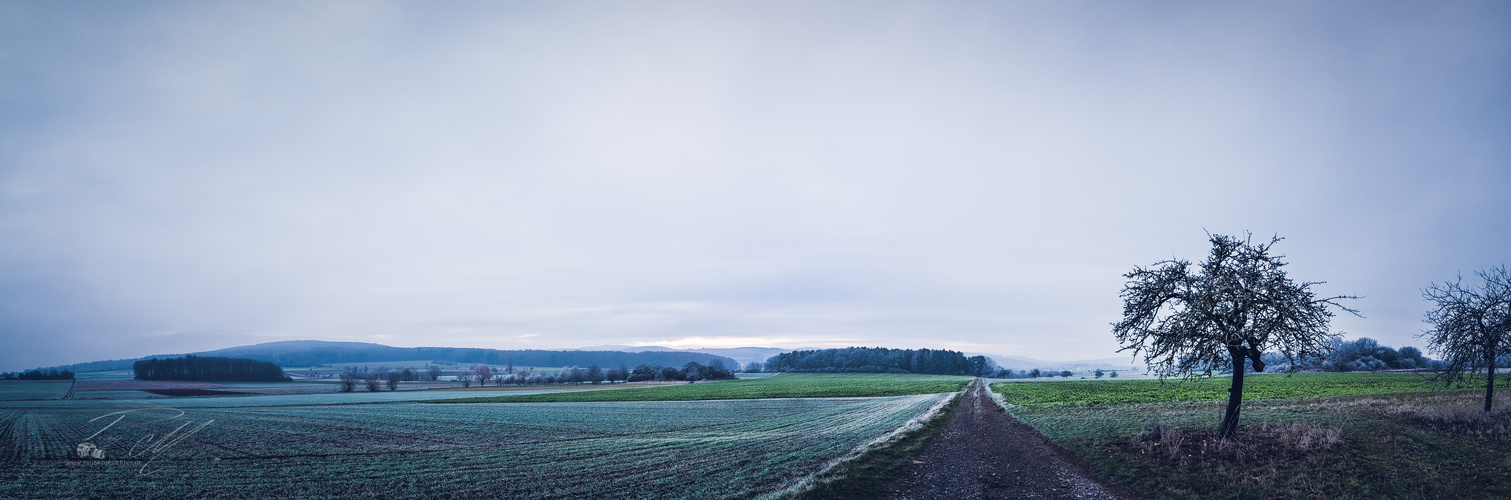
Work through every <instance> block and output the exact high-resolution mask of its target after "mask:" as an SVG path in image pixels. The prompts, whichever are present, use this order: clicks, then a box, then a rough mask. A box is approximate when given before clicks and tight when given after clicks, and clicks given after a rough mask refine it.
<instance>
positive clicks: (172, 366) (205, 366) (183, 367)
mask: <svg viewBox="0 0 1511 500" xmlns="http://www.w3.org/2000/svg"><path fill="white" fill-rule="evenodd" d="M131 370H132V371H133V372H135V374H136V379H137V380H216V381H232V382H288V381H290V380H291V379H290V378H289V377H286V376H284V375H283V368H279V367H278V365H275V364H273V363H269V362H267V361H257V360H254V359H243V358H220V357H201V356H194V355H192V354H191V355H188V356H184V357H182V358H168V359H144V360H141V361H137V362H136V363H133V364H132V365H131Z"/></svg>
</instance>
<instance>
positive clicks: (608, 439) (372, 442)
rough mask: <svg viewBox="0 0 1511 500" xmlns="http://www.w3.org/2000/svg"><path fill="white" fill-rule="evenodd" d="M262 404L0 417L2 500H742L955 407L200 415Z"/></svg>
mask: <svg viewBox="0 0 1511 500" xmlns="http://www.w3.org/2000/svg"><path fill="white" fill-rule="evenodd" d="M374 394H384V393H374ZM259 397H261V396H252V397H235V398H194V399H178V400H172V402H174V403H191V402H203V403H199V404H200V405H202V406H190V405H188V404H183V405H179V406H177V407H175V408H176V409H170V408H169V407H167V406H165V405H164V404H163V403H164V402H165V401H164V400H152V401H57V402H30V404H29V405H24V404H19V403H12V404H8V405H4V406H0V497H4V498H11V497H21V498H26V497H133V498H147V497H163V498H169V497H171V498H182V497H230V496H235V497H320V496H341V497H355V496H383V497H436V496H453V497H490V498H542V497H561V498H728V497H752V496H760V495H762V494H768V493H773V492H777V491H780V490H782V489H783V488H786V487H788V486H790V485H792V484H793V483H795V482H797V481H799V480H801V479H802V478H804V477H806V476H807V475H809V474H812V473H814V472H816V471H818V470H819V469H820V468H821V467H823V465H824V464H825V463H827V462H829V461H830V460H833V459H835V458H837V457H840V456H842V455H844V454H845V453H847V452H848V451H850V450H852V449H854V448H855V447H857V446H859V445H861V444H863V443H866V442H868V441H871V440H873V439H876V438H877V437H879V436H882V435H884V434H887V433H888V432H890V431H892V430H893V429H896V428H897V427H899V426H901V425H903V424H904V423H905V422H906V421H907V420H909V419H911V418H914V417H916V416H919V415H921V414H923V413H924V412H926V411H927V410H928V409H929V408H930V407H932V406H933V405H935V404H936V403H939V402H941V401H943V400H944V399H945V398H948V397H949V394H924V395H914V396H894V397H875V398H813V399H751V400H726V401H646V402H613V403H516V404H419V403H409V402H389V403H383V404H366V405H301V406H246V407H216V406H214V405H209V404H208V403H209V402H212V401H218V400H222V401H227V402H229V401H237V402H240V401H245V400H249V399H254V398H259ZM266 397H267V398H272V397H275V396H266ZM278 397H285V398H295V396H278ZM306 401H310V400H308V399H306ZM122 411H125V413H115V412H122ZM102 416H104V418H99V419H96V418H97V417H102ZM118 418H119V419H120V420H119V421H118V423H116V424H115V425H113V426H110V427H108V428H107V426H106V424H108V423H110V422H111V421H113V420H115V419H118ZM91 419H96V420H94V421H93V422H91V421H90V420H91ZM101 429H104V431H103V432H100V433H99V434H97V435H93V436H91V434H94V433H96V432H97V431H100V430H101ZM175 429H176V431H175ZM83 443H88V444H89V446H84V445H83ZM81 455H83V456H81ZM96 456H98V457H100V458H96Z"/></svg>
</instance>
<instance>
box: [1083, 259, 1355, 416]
mask: <svg viewBox="0 0 1511 500" xmlns="http://www.w3.org/2000/svg"><path fill="white" fill-rule="evenodd" d="M1207 237H1208V239H1209V240H1210V241H1211V242H1212V252H1211V254H1209V255H1208V256H1207V260H1205V261H1203V262H1202V263H1201V264H1200V265H1199V266H1196V268H1195V269H1193V266H1192V265H1191V263H1190V262H1189V261H1186V260H1183V259H1176V260H1166V261H1161V262H1156V263H1155V264H1154V266H1153V267H1151V268H1148V269H1145V268H1134V270H1133V272H1131V273H1128V274H1125V275H1123V276H1124V277H1126V278H1128V283H1127V284H1126V285H1124V286H1123V291H1122V294H1121V296H1122V297H1123V320H1122V321H1120V322H1117V323H1113V329H1112V331H1113V333H1114V334H1115V335H1116V336H1117V340H1118V342H1119V343H1120V344H1121V345H1122V346H1123V347H1122V349H1119V351H1129V350H1131V351H1133V354H1134V357H1135V358H1137V357H1138V356H1139V355H1140V354H1142V355H1143V356H1144V360H1145V362H1146V363H1148V364H1149V367H1150V369H1152V370H1155V371H1156V372H1158V373H1159V374H1160V376H1161V377H1164V376H1166V375H1169V374H1180V375H1181V376H1182V377H1184V378H1192V377H1196V376H1211V375H1212V372H1213V370H1214V369H1221V368H1223V367H1225V366H1231V367H1232V369H1233V379H1232V386H1231V387H1230V388H1229V389H1228V406H1227V411H1226V412H1225V413H1224V415H1223V419H1222V425H1221V426H1220V427H1219V435H1220V436H1221V437H1222V438H1224V439H1226V438H1230V437H1233V435H1234V433H1235V432H1237V430H1238V413H1239V406H1240V404H1241V403H1242V402H1243V373H1244V364H1245V360H1246V359H1247V360H1248V361H1250V362H1252V365H1253V367H1254V371H1264V366H1265V365H1264V361H1262V360H1260V356H1261V354H1262V353H1263V352H1264V351H1265V350H1267V349H1277V350H1279V351H1280V352H1281V353H1282V354H1284V355H1285V357H1286V359H1287V360H1292V362H1293V363H1294V360H1295V359H1297V358H1300V357H1307V356H1320V355H1321V354H1323V353H1325V352H1326V351H1327V350H1328V349H1329V346H1330V344H1329V342H1330V341H1331V340H1332V339H1334V338H1336V337H1337V335H1335V334H1333V333H1330V332H1329V331H1328V324H1329V323H1330V322H1331V320H1332V317H1333V312H1332V310H1331V309H1330V308H1332V307H1336V308H1338V309H1341V310H1343V311H1347V312H1349V313H1352V314H1354V315H1358V314H1359V312H1358V311H1356V310H1353V309H1349V308H1347V307H1344V306H1342V305H1340V304H1339V303H1338V301H1339V300H1341V299H1353V298H1357V297H1354V296H1347V295H1339V296H1335V297H1328V298H1317V297H1316V295H1315V294H1313V292H1312V286H1313V285H1318V284H1321V283H1322V282H1310V281H1308V282H1302V283H1296V282H1294V281H1291V279H1290V278H1289V277H1288V276H1286V273H1285V270H1284V267H1285V265H1286V263H1285V262H1283V261H1281V260H1280V259H1281V258H1283V257H1284V256H1283V255H1273V256H1272V255H1270V247H1272V246H1273V245H1274V244H1275V243H1277V242H1279V241H1280V240H1281V238H1280V237H1279V236H1276V237H1273V238H1271V239H1270V242H1269V243H1261V244H1255V243H1252V242H1251V240H1252V237H1251V236H1250V235H1247V234H1246V235H1245V237H1244V239H1242V240H1240V239H1238V238H1236V237H1232V236H1224V235H1212V234H1210V233H1209V234H1208V235H1207Z"/></svg>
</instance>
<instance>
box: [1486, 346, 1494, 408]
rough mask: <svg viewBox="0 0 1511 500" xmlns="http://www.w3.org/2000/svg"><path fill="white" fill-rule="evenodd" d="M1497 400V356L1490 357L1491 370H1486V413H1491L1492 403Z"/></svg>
mask: <svg viewBox="0 0 1511 500" xmlns="http://www.w3.org/2000/svg"><path fill="white" fill-rule="evenodd" d="M1494 402H1495V358H1493V357H1492V358H1490V370H1489V371H1487V372H1485V413H1490V404H1491V403H1494Z"/></svg>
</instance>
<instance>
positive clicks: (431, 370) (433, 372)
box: [425, 365, 441, 382]
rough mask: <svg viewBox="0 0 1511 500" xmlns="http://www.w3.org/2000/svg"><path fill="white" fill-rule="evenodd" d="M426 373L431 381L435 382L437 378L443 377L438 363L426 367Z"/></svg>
mask: <svg viewBox="0 0 1511 500" xmlns="http://www.w3.org/2000/svg"><path fill="white" fill-rule="evenodd" d="M425 374H426V375H427V376H428V377H429V378H430V381H431V382H435V381H437V380H440V379H441V367H439V366H436V365H430V366H429V367H426V368H425Z"/></svg>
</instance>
